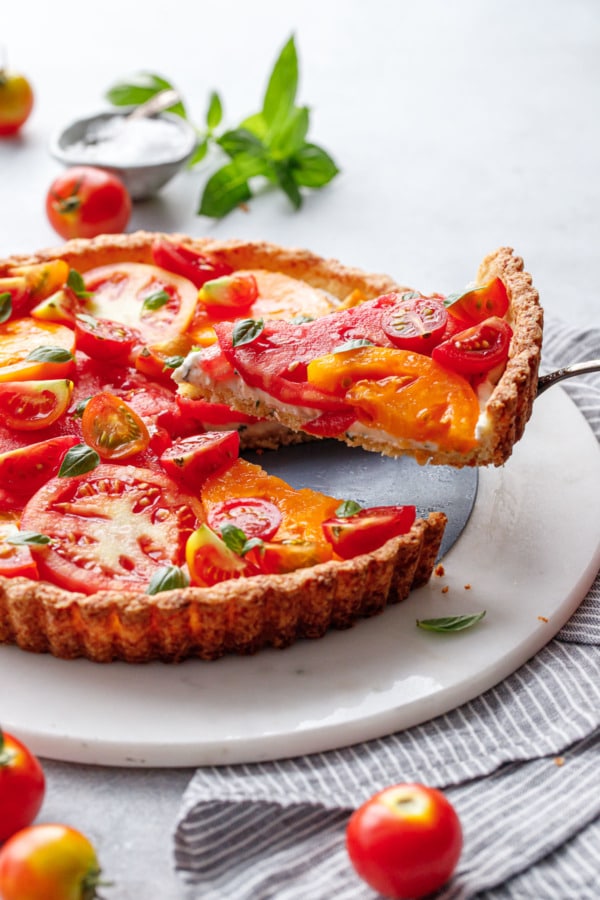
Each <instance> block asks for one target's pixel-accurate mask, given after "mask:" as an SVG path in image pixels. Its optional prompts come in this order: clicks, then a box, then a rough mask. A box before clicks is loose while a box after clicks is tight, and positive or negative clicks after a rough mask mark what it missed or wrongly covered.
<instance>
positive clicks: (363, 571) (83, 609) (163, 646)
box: [0, 232, 446, 663]
mask: <svg viewBox="0 0 600 900" xmlns="http://www.w3.org/2000/svg"><path fill="white" fill-rule="evenodd" d="M157 236H158V235H157V234H155V233H150V232H136V233H134V234H128V235H105V236H101V237H98V238H95V239H93V240H89V241H86V240H74V241H70V242H68V243H67V244H64V245H62V246H59V247H54V248H48V249H45V250H41V251H39V252H37V253H35V254H29V255H27V254H23V255H19V256H12V257H10V258H9V259H5V260H0V277H3V276H4V275H6V274H7V272H8V271H9V270H10V269H11V268H12V267H15V266H20V265H30V264H34V263H39V262H44V261H47V260H52V259H57V258H60V259H65V260H66V261H67V262H68V263H69V265H70V266H71V267H72V268H75V269H77V270H78V271H80V272H85V271H87V270H89V269H91V268H95V267H97V266H101V265H106V264H110V263H115V262H123V261H128V262H142V263H151V262H152V255H151V246H152V242H153V241H154V239H155V238H156V237H157ZM163 236H164V237H167V238H170V239H172V240H175V241H183V242H184V243H186V244H188V245H189V246H191V247H193V248H195V249H197V250H199V251H201V252H206V253H210V254H211V256H213V257H217V258H219V259H222V260H224V261H226V262H228V263H229V264H230V265H232V266H233V267H234V268H236V269H241V268H263V269H268V270H271V271H277V272H283V273H284V274H286V275H289V276H291V277H294V278H299V279H302V280H304V281H306V282H307V283H309V284H311V285H312V286H313V287H316V288H319V289H321V290H324V291H327V292H328V293H330V294H331V295H332V297H333V298H335V301H334V305H335V304H336V303H337V302H345V301H348V299H349V298H354V297H355V295H356V294H357V293H358V294H359V296H360V297H361V299H370V298H372V297H376V296H378V295H380V294H381V293H384V292H386V291H389V290H392V289H398V286H397V285H396V284H395V282H394V281H393V279H392V278H390V277H389V276H386V275H368V274H366V273H364V272H361V271H359V270H357V269H352V268H348V267H346V266H342V265H341V264H340V263H338V262H337V261H336V260H325V259H322V258H320V257H318V256H315V255H314V254H312V253H310V252H308V251H306V250H294V249H284V248H281V247H277V246H275V245H273V244H269V243H264V242H244V241H236V240H232V241H214V240H212V239H208V238H196V239H193V238H189V237H186V236H184V235H163ZM245 434H250V435H251V434H252V431H251V426H250V428H249V429H248V430H247V432H245ZM298 438H299V436H298V435H292V434H291V433H290V432H286V431H285V429H282V427H281V425H278V424H276V423H272V424H270V427H269V428H268V429H267V432H266V437H265V438H264V439H265V440H266V441H267V443H266V444H264V445H265V446H276V445H281V444H282V443H284V442H287V441H291V440H297V439H298ZM301 439H305V438H304V437H302V438H301ZM242 443H246V444H247V443H248V437H247V436H246V437H243V438H242ZM254 445H256V436H255V440H254ZM445 524H446V517H445V515H444V514H443V513H437V512H434V513H430V514H429V516H428V517H427V519H418V520H417V522H415V524H414V526H413V528H412V529H411V531H410V532H409V533H408V534H406V535H403V536H402V537H398V538H394V539H393V540H391V541H388V542H387V543H386V544H385V545H384V546H383V547H381V548H379V549H378V550H377V551H375V552H373V553H370V554H365V555H362V556H358V557H355V558H354V559H351V560H347V561H337V560H335V561H330V562H326V563H322V564H320V565H318V566H314V567H313V568H311V569H299V570H297V571H295V572H292V573H290V574H287V575H261V576H256V577H253V578H243V579H239V580H234V581H226V582H223V583H221V584H219V585H217V586H215V587H214V588H198V587H188V588H184V589H180V590H173V591H166V592H163V593H160V594H156V595H153V596H148V595H147V594H142V593H134V592H123V591H118V590H114V591H102V592H99V593H96V594H91V595H84V594H80V593H73V592H70V591H66V590H63V589H61V588H58V587H56V586H54V585H52V584H48V583H46V582H35V581H30V580H28V579H25V578H12V579H9V578H0V643H12V644H16V645H18V646H19V647H21V648H22V649H24V650H28V651H32V652H36V653H51V654H53V655H54V656H57V657H60V658H63V659H74V658H77V657H85V658H87V659H90V660H93V661H95V662H110V661H113V660H122V661H125V662H129V663H140V662H149V661H152V660H162V661H164V662H178V661H180V660H182V659H185V658H187V657H199V658H201V659H207V660H209V659H216V658H218V657H220V656H223V655H224V654H228V653H238V654H249V653H255V652H256V651H258V650H260V649H261V648H264V647H287V646H289V645H290V644H292V643H293V642H294V641H297V640H300V639H304V638H319V637H321V636H323V635H324V634H325V632H326V631H327V630H328V629H329V628H348V627H350V626H351V625H353V624H354V623H355V622H356V621H357V620H358V619H360V618H362V617H365V616H372V615H375V614H377V613H380V612H382V611H383V610H384V608H385V607H386V606H387V605H388V604H393V603H397V602H399V601H400V600H403V599H405V598H406V596H407V595H408V593H409V592H410V591H411V590H412V589H413V588H416V587H419V586H421V585H423V584H424V583H426V582H427V581H428V580H429V578H430V577H431V574H432V571H433V566H434V563H435V559H436V557H437V554H438V552H439V548H440V544H441V540H442V537H443V533H444V528H445Z"/></svg>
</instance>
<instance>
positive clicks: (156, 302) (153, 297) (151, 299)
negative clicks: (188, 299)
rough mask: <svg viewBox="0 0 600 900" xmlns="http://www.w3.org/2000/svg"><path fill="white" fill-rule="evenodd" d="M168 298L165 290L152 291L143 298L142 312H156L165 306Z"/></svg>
mask: <svg viewBox="0 0 600 900" xmlns="http://www.w3.org/2000/svg"><path fill="white" fill-rule="evenodd" d="M170 299H171V298H170V297H169V295H168V294H167V292H166V291H154V292H153V293H152V294H148V296H147V297H146V298H145V299H144V302H143V303H142V312H156V310H157V309H162V308H163V306H166V305H167V303H168V302H169V300H170Z"/></svg>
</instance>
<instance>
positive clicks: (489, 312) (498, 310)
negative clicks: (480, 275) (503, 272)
mask: <svg viewBox="0 0 600 900" xmlns="http://www.w3.org/2000/svg"><path fill="white" fill-rule="evenodd" d="M446 305H447V309H448V312H449V313H450V315H452V316H454V317H455V318H457V319H460V320H461V321H463V322H467V323H469V324H470V325H473V324H476V323H477V322H482V321H483V320H484V319H488V318H490V317H491V316H498V317H499V318H500V319H501V318H502V317H503V316H505V315H506V313H507V311H508V307H509V299H508V293H507V292H506V287H505V286H504V282H503V281H502V279H501V278H492V280H491V281H488V282H486V283H485V284H482V285H479V286H478V287H475V288H472V289H471V290H469V291H465V292H464V293H463V294H459V295H458V296H453V297H448V298H447V299H446Z"/></svg>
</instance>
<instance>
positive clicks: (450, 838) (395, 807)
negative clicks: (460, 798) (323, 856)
mask: <svg viewBox="0 0 600 900" xmlns="http://www.w3.org/2000/svg"><path fill="white" fill-rule="evenodd" d="M462 843H463V841H462V828H461V825H460V820H459V818H458V816H457V814H456V811H455V809H454V807H453V806H452V804H451V803H450V801H449V800H448V799H447V798H446V797H445V796H444V794H443V793H442V792H441V791H438V790H436V789H435V788H430V787H427V786H425V785H422V784H397V785H393V786H391V787H387V788H384V789H383V790H382V791H378V792H377V793H376V794H374V795H373V796H372V797H371V798H370V799H369V800H367V801H366V802H365V803H363V805H362V806H361V807H359V808H358V809H357V810H356V811H355V812H354V813H352V815H351V817H350V820H349V822H348V825H347V828H346V848H347V850H348V855H349V857H350V861H351V862H352V865H353V866H354V868H355V870H356V872H357V874H358V875H359V876H360V877H361V878H363V879H364V880H365V881H366V882H367V884H368V885H370V886H371V887H372V888H373V890H375V891H377V893H379V894H381V895H383V896H385V897H389V898H391V900H417V898H419V897H425V896H427V895H429V894H431V893H433V891H436V890H437V889H438V888H441V887H442V886H443V885H444V884H446V882H447V881H448V880H449V879H450V877H451V876H452V873H453V872H454V870H455V868H456V865H457V863H458V860H459V858H460V854H461V851H462Z"/></svg>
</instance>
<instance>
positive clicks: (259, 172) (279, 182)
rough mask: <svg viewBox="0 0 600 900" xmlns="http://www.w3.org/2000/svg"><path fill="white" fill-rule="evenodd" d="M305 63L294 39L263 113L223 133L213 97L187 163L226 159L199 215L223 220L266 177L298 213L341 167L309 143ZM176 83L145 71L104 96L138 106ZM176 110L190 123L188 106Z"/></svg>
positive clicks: (120, 103)
mask: <svg viewBox="0 0 600 900" xmlns="http://www.w3.org/2000/svg"><path fill="white" fill-rule="evenodd" d="M298 81H299V66H298V55H297V51H296V45H295V42H294V38H293V37H291V38H290V39H289V40H288V41H287V42H286V44H285V45H284V47H283V48H282V50H281V51H280V54H279V56H278V57H277V60H276V62H275V65H274V66H273V69H272V71H271V74H270V76H269V80H268V83H267V87H266V90H265V93H264V96H263V102H262V107H261V109H260V110H259V111H258V112H256V113H254V114H252V115H250V116H247V117H246V118H244V119H243V120H242V121H241V122H240V124H239V125H238V126H237V127H236V128H232V129H225V130H221V131H219V126H220V125H221V123H222V120H223V103H222V101H221V97H220V95H219V94H218V93H216V92H215V91H213V92H212V93H211V94H210V97H209V102H208V106H207V111H206V115H205V121H204V127H203V129H197V130H198V131H199V135H200V140H199V142H198V145H197V147H196V150H195V152H194V155H193V157H192V159H191V160H190V163H189V165H190V166H195V165H197V164H198V163H199V162H201V161H202V160H203V159H205V157H206V155H207V153H208V151H209V150H211V149H212V150H215V151H216V157H217V158H218V156H219V155H220V156H221V159H223V157H225V161H223V162H222V164H221V165H220V167H219V168H218V169H217V170H216V171H215V172H213V174H212V175H211V176H210V178H209V179H208V181H207V182H206V184H205V185H204V189H203V192H202V196H201V198H200V203H199V206H198V215H202V216H208V217H210V218H214V219H221V218H223V216H226V215H227V214H228V213H230V212H231V211H232V210H234V209H235V208H236V207H238V206H240V204H244V203H247V202H248V201H249V200H251V199H252V197H253V196H254V195H255V189H254V185H253V184H252V183H251V182H252V181H253V179H255V178H260V179H261V180H262V184H263V185H264V183H265V182H266V184H267V185H271V186H272V187H273V188H276V189H279V190H281V191H283V193H284V194H285V195H286V196H287V198H288V200H289V201H290V203H291V204H292V206H293V207H294V209H300V207H301V206H302V203H303V194H302V189H304V188H309V189H312V190H315V189H318V188H322V187H324V186H325V185H327V184H329V182H330V181H331V180H332V179H333V178H335V176H336V175H337V174H338V172H339V169H338V167H337V165H336V163H335V162H334V160H333V159H332V157H331V156H330V155H329V153H327V151H326V150H324V149H323V147H320V146H319V145H318V144H315V143H313V142H312V141H309V140H308V132H309V128H310V109H309V107H308V106H299V105H297V103H296V95H297V92H298ZM171 87H173V85H172V84H171V83H170V82H168V81H167V80H166V79H164V78H162V77H161V76H159V75H156V74H153V73H142V74H140V75H138V76H136V78H135V79H134V80H133V81H130V82H124V83H119V84H116V85H114V86H113V87H112V88H111V89H110V90H109V91H108V92H107V94H106V98H107V99H108V100H109V101H110V102H111V103H113V104H114V105H116V106H123V105H127V106H136V105H139V104H140V103H143V102H144V101H145V100H147V99H148V98H149V97H152V96H154V94H157V93H158V92H159V91H162V90H164V89H165V88H171ZM171 112H177V113H178V114H179V115H181V116H183V117H184V118H187V113H186V110H185V107H184V105H183V104H182V103H180V104H177V105H176V106H174V107H172V108H171Z"/></svg>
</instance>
